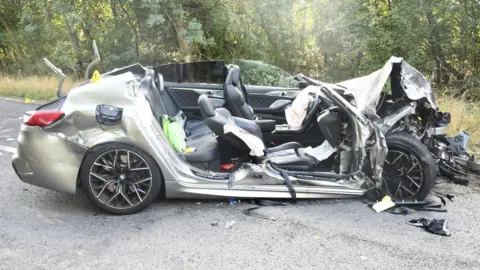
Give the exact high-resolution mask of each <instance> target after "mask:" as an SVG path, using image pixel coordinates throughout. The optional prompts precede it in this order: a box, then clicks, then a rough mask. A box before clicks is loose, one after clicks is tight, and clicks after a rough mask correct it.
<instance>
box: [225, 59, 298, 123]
mask: <svg viewBox="0 0 480 270" xmlns="http://www.w3.org/2000/svg"><path fill="white" fill-rule="evenodd" d="M233 63H234V64H236V65H238V66H239V67H240V74H241V78H242V82H243V84H244V85H245V91H246V95H247V103H248V105H250V107H252V109H253V111H254V112H255V114H256V115H258V116H259V117H262V118H264V119H274V120H276V121H277V123H279V124H281V123H285V122H286V121H285V109H286V108H288V107H289V106H290V105H291V104H292V102H293V100H294V99H295V98H296V96H297V95H298V93H299V92H300V88H299V87H298V82H297V81H296V80H294V79H293V76H292V75H291V74H289V73H288V72H286V71H284V70H282V69H280V68H278V67H276V66H272V65H270V64H266V63H264V62H260V61H253V60H243V59H237V60H234V61H233Z"/></svg>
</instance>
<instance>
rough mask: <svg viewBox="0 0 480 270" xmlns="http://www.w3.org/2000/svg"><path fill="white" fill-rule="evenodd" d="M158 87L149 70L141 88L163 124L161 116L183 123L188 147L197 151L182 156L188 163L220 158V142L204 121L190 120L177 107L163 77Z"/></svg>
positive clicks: (153, 75)
mask: <svg viewBox="0 0 480 270" xmlns="http://www.w3.org/2000/svg"><path fill="white" fill-rule="evenodd" d="M159 77H160V79H159V82H158V84H159V85H158V86H157V84H156V83H155V79H154V78H155V72H154V71H153V70H147V72H146V75H145V77H144V78H143V79H142V80H141V81H140V88H142V89H143V90H144V91H145V93H146V97H147V100H148V101H149V102H150V106H151V108H152V112H153V114H154V115H155V117H156V118H157V120H159V122H160V123H161V121H160V119H161V115H165V114H167V115H168V116H169V117H172V118H174V119H176V120H177V121H181V122H183V128H184V131H185V135H186V146H187V147H194V148H195V151H194V152H190V153H180V154H182V155H183V156H184V157H185V159H186V160H187V161H188V162H191V163H206V162H210V161H213V160H215V159H216V158H218V157H219V148H218V142H217V139H216V137H215V136H214V133H213V132H212V131H211V130H210V129H209V128H208V126H207V125H206V124H205V122H204V121H203V120H188V119H186V117H185V116H184V114H183V112H182V111H181V110H180V108H178V107H177V106H176V104H175V103H174V102H173V100H172V98H171V97H170V95H169V94H168V93H167V91H165V89H164V88H163V82H162V78H161V76H159Z"/></svg>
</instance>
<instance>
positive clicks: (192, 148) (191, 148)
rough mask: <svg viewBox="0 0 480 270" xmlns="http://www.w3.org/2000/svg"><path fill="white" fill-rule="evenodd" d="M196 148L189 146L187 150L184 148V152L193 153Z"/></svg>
mask: <svg viewBox="0 0 480 270" xmlns="http://www.w3.org/2000/svg"><path fill="white" fill-rule="evenodd" d="M195 150H196V148H195V147H191V146H190V147H187V148H185V150H183V152H185V153H192V152H195Z"/></svg>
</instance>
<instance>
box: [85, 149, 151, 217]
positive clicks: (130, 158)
mask: <svg viewBox="0 0 480 270" xmlns="http://www.w3.org/2000/svg"><path fill="white" fill-rule="evenodd" d="M89 186H90V189H91V190H92V192H93V195H94V196H95V197H96V199H97V200H98V201H99V202H101V203H102V204H105V205H106V206H108V207H112V208H116V209H127V208H132V207H135V206H136V205H138V204H140V203H141V202H142V201H143V200H144V199H145V198H147V196H148V194H149V193H150V191H151V189H152V171H151V169H150V166H149V165H148V163H147V162H146V161H145V160H144V159H143V158H142V157H141V156H140V155H139V154H138V153H136V152H134V151H131V150H127V149H115V150H109V151H107V152H105V153H103V154H101V155H100V156H99V157H98V158H97V159H96V160H95V162H94V163H93V165H92V166H91V168H90V175H89Z"/></svg>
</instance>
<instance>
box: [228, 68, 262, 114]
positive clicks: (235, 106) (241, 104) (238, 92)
mask: <svg viewBox="0 0 480 270" xmlns="http://www.w3.org/2000/svg"><path fill="white" fill-rule="evenodd" d="M242 88H243V87H242V83H241V79H240V67H238V66H237V65H230V66H229V69H228V74H227V78H226V79H225V85H224V96H225V105H226V107H227V108H228V109H229V110H230V112H231V113H232V115H233V116H236V117H240V118H245V119H248V120H254V119H255V118H256V117H255V115H254V114H253V109H252V107H250V105H248V104H247V101H246V96H245V93H244V91H243V89H242Z"/></svg>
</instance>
